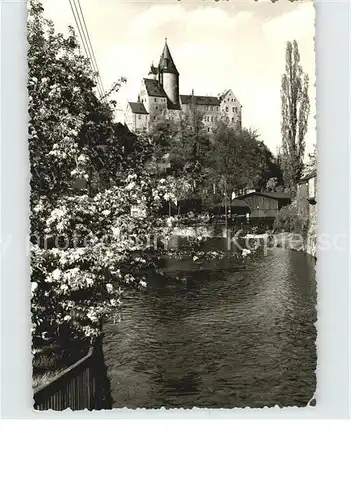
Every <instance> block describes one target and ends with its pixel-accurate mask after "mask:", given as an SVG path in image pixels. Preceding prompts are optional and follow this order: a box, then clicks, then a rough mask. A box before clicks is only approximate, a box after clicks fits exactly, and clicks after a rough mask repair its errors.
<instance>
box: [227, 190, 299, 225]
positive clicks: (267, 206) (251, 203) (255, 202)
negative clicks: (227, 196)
mask: <svg viewBox="0 0 351 500" xmlns="http://www.w3.org/2000/svg"><path fill="white" fill-rule="evenodd" d="M235 200H236V201H243V202H244V203H245V204H246V205H247V206H248V207H249V210H250V218H253V219H267V218H268V219H274V218H275V217H276V215H277V213H278V211H279V210H280V209H281V208H282V207H284V206H285V205H288V204H289V203H290V202H291V196H290V194H289V193H283V192H261V191H254V192H250V193H247V194H243V195H241V196H238V197H237V198H235Z"/></svg>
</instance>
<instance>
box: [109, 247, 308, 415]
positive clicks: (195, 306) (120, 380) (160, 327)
mask: <svg viewBox="0 0 351 500" xmlns="http://www.w3.org/2000/svg"><path fill="white" fill-rule="evenodd" d="M228 263H229V265H228ZM230 264H231V265H230ZM168 267H169V269H170V270H171V271H172V274H175V275H177V276H178V277H179V278H180V280H179V281H177V282H174V280H170V279H167V278H165V279H162V278H155V279H154V280H153V281H152V282H151V283H150V285H149V286H148V289H147V291H146V292H145V293H144V294H136V295H134V296H133V295H132V296H130V297H129V298H128V299H127V300H126V303H125V306H124V309H123V313H122V321H121V323H116V324H108V325H106V329H105V330H106V333H105V338H104V355H105V362H106V365H107V375H108V378H109V380H110V385H111V397H112V401H113V406H114V407H128V408H140V407H144V408H159V407H166V408H192V407H207V408H234V407H245V406H251V407H261V406H273V405H281V406H292V405H294V406H295V405H298V406H305V405H306V404H307V403H308V401H309V400H310V398H311V397H312V396H313V393H314V389H315V374H314V371H315V368H316V351H315V340H316V331H315V327H314V322H315V321H316V311H315V305H316V287H315V273H314V260H313V258H311V257H309V256H308V255H306V254H303V253H299V252H294V251H287V250H283V249H279V248H275V249H272V250H270V251H269V252H268V255H267V256H264V255H262V254H259V253H258V254H255V255H254V256H253V255H251V256H250V257H249V258H248V259H247V260H246V259H245V260H244V262H239V261H238V260H237V259H236V258H231V257H230V258H228V259H227V261H226V263H225V265H223V266H218V262H217V265H215V266H214V268H213V269H211V266H207V267H209V269H204V270H201V265H197V264H196V263H194V262H191V261H190V262H186V263H184V262H183V263H182V264H181V265H179V268H178V271H177V264H176V263H175V262H169V263H168ZM218 267H222V269H218Z"/></svg>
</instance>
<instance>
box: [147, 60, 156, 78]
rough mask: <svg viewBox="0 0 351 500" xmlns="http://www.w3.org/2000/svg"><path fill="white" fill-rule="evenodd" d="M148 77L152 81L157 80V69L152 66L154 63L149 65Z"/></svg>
mask: <svg viewBox="0 0 351 500" xmlns="http://www.w3.org/2000/svg"><path fill="white" fill-rule="evenodd" d="M148 76H149V78H153V79H154V80H157V77H158V69H157V68H156V67H155V66H154V63H152V64H151V68H150V71H149V75H148Z"/></svg>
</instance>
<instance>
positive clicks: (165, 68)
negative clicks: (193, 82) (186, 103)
mask: <svg viewBox="0 0 351 500" xmlns="http://www.w3.org/2000/svg"><path fill="white" fill-rule="evenodd" d="M158 67H159V82H160V83H161V85H162V86H163V89H164V91H165V92H166V94H167V97H168V99H169V101H170V102H171V104H173V105H174V106H178V105H179V73H178V70H177V68H176V65H175V64H174V61H173V59H172V56H171V53H170V50H169V48H168V45H167V38H166V40H165V46H164V49H163V52H162V54H161V58H160V63H159V66H158Z"/></svg>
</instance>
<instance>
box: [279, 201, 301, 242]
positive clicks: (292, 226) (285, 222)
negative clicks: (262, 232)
mask: <svg viewBox="0 0 351 500" xmlns="http://www.w3.org/2000/svg"><path fill="white" fill-rule="evenodd" d="M273 230H274V231H275V232H287V233H297V234H301V235H302V236H303V237H306V236H307V232H308V219H307V218H303V217H301V216H300V215H299V213H298V209H297V204H296V202H293V203H291V205H286V206H285V207H282V208H281V209H280V210H279V212H278V214H277V216H276V218H275V220H274V223H273Z"/></svg>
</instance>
